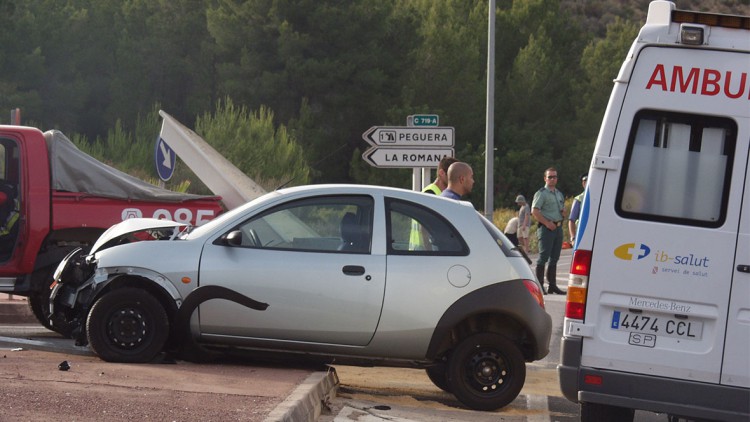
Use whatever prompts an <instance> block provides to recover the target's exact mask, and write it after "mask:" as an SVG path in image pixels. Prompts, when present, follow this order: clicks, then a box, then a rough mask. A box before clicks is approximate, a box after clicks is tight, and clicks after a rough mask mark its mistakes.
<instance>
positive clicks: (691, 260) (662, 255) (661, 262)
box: [614, 242, 710, 277]
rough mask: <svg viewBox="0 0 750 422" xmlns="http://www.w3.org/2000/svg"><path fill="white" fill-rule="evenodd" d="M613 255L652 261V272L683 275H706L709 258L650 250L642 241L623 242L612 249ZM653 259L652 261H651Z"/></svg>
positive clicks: (626, 258) (688, 253) (625, 259)
mask: <svg viewBox="0 0 750 422" xmlns="http://www.w3.org/2000/svg"><path fill="white" fill-rule="evenodd" d="M614 255H615V257H617V258H619V259H622V260H624V261H641V260H643V259H644V258H647V257H650V258H649V259H648V260H646V261H643V262H649V261H650V262H653V263H654V266H653V268H652V269H651V273H652V274H658V273H671V274H679V275H683V276H696V277H708V268H709V262H710V258H709V257H708V256H701V255H696V254H695V253H690V252H685V253H679V254H674V253H671V252H669V251H666V250H658V249H657V250H654V251H653V253H652V251H651V247H649V246H648V245H645V244H643V243H635V242H633V243H623V244H622V245H619V246H617V247H616V248H615V249H614ZM652 259H653V261H651V260H652Z"/></svg>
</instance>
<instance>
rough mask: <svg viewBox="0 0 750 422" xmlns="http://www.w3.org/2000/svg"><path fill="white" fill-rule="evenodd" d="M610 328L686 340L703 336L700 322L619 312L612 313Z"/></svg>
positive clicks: (698, 338) (640, 313)
mask: <svg viewBox="0 0 750 422" xmlns="http://www.w3.org/2000/svg"><path fill="white" fill-rule="evenodd" d="M610 328H612V329H613V330H618V331H629V332H631V333H645V334H653V335H655V336H666V337H677V338H682V339H686V340H700V339H701V336H702V335H703V322H701V321H696V320H692V319H687V318H676V317H671V318H669V317H665V316H656V315H651V314H647V313H643V312H639V313H635V312H629V311H621V310H615V311H614V312H612V324H611V325H610Z"/></svg>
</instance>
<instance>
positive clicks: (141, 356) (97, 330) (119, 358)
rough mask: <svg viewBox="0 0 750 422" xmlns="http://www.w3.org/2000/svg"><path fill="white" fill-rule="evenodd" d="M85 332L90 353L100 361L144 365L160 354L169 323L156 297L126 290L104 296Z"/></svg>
mask: <svg viewBox="0 0 750 422" xmlns="http://www.w3.org/2000/svg"><path fill="white" fill-rule="evenodd" d="M86 332H87V335H88V340H89V344H90V345H91V349H92V350H93V351H94V353H96V354H97V355H98V356H99V357H100V358H102V359H103V360H106V361H108V362H129V363H144V362H150V361H151V360H153V359H154V358H155V357H156V355H157V354H158V353H159V352H161V351H162V349H163V347H164V345H165V343H166V341H167V338H168V336H169V319H168V317H167V313H166V311H165V310H164V308H163V307H162V306H161V304H160V303H159V301H158V300H156V298H155V297H153V296H152V295H151V294H149V293H148V292H146V291H144V290H141V289H137V288H131V287H127V288H122V289H116V290H113V291H111V292H109V293H106V294H105V295H104V296H102V297H101V298H99V300H97V301H96V303H94V306H93V307H91V312H89V316H88V319H87V320H86Z"/></svg>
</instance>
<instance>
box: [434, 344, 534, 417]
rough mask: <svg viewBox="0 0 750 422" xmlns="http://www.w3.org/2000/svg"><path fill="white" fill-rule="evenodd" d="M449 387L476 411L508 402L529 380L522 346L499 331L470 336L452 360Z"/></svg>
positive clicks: (501, 405)
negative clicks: (521, 350) (519, 348)
mask: <svg viewBox="0 0 750 422" xmlns="http://www.w3.org/2000/svg"><path fill="white" fill-rule="evenodd" d="M447 375H448V386H449V388H450V390H451V392H452V393H453V394H454V395H455V396H456V398H458V400H459V401H460V402H461V403H463V404H464V405H466V406H467V407H469V408H471V409H475V410H495V409H499V408H501V407H504V406H506V405H508V404H509V403H510V402H512V401H513V400H515V398H516V397H517V396H518V393H520V392H521V388H522V387H523V384H524V382H525V381H526V364H525V362H524V358H523V355H522V354H521V352H520V350H518V347H517V346H516V345H515V344H514V343H513V342H511V341H510V340H508V339H507V338H505V337H503V336H501V335H499V334H495V333H478V334H473V335H470V336H468V337H466V338H465V339H464V340H462V341H461V342H460V343H458V345H457V346H456V349H455V350H454V351H453V353H452V354H451V358H450V360H449V363H448V372H447Z"/></svg>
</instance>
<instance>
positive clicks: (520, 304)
mask: <svg viewBox="0 0 750 422" xmlns="http://www.w3.org/2000/svg"><path fill="white" fill-rule="evenodd" d="M492 313H495V314H503V315H505V316H508V317H510V318H512V319H514V320H515V321H517V322H518V324H520V325H521V326H522V327H523V328H524V330H525V331H526V333H527V335H528V340H529V341H530V343H531V346H532V349H533V350H532V351H531V355H532V356H526V357H527V359H528V358H531V359H532V360H538V359H541V358H543V357H545V356H547V354H548V353H549V342H550V336H551V334H552V317H550V316H549V314H548V313H547V312H546V311H545V310H544V309H543V308H542V307H541V306H539V303H537V302H536V300H535V299H534V298H533V297H532V296H531V293H530V292H529V290H528V289H527V288H526V286H524V284H523V280H509V281H505V282H501V283H495V284H492V285H490V286H486V287H483V288H481V289H477V290H475V291H473V292H471V293H468V294H467V295H465V296H464V297H462V298H461V299H459V300H457V301H456V302H455V303H454V304H453V305H451V306H450V307H449V308H448V309H447V310H446V311H445V313H444V314H443V316H442V317H441V318H440V321H439V322H438V324H437V326H436V327H435V331H434V332H433V334H432V339H431V340H430V345H429V346H428V348H427V355H426V357H427V358H428V359H435V358H436V357H437V356H438V354H439V352H440V347H441V346H442V344H443V341H444V339H445V338H446V337H447V336H449V335H450V332H451V330H452V329H453V328H454V327H456V326H457V325H459V324H460V323H461V322H462V321H465V320H467V319H469V318H471V317H472V316H477V315H481V314H492Z"/></svg>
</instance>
